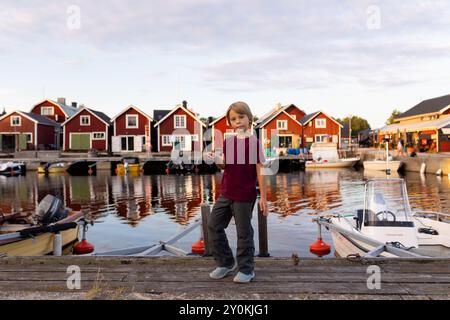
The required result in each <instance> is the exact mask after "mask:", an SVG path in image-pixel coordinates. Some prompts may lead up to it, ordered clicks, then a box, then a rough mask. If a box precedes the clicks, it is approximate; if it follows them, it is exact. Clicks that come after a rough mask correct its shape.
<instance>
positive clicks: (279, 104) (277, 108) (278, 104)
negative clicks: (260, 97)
mask: <svg viewBox="0 0 450 320" xmlns="http://www.w3.org/2000/svg"><path fill="white" fill-rule="evenodd" d="M280 109H281V103H279V102H278V103H277V105H276V107H275V110H280Z"/></svg>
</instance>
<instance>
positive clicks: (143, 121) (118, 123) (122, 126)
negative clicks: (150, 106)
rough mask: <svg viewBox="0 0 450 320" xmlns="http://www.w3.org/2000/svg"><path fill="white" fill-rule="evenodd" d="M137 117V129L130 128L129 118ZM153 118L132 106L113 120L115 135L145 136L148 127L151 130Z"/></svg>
mask: <svg viewBox="0 0 450 320" xmlns="http://www.w3.org/2000/svg"><path fill="white" fill-rule="evenodd" d="M130 116H136V117H137V127H136V128H133V127H129V126H128V125H127V124H128V118H129V117H130ZM152 120H153V119H152V118H151V117H150V116H149V115H147V114H145V113H144V112H142V111H141V110H139V109H138V108H136V107H134V106H130V107H128V108H126V109H125V110H123V111H122V112H121V113H119V114H118V115H117V116H116V117H114V118H113V123H114V135H115V136H120V135H145V134H146V127H148V129H149V130H150V126H151V122H152Z"/></svg>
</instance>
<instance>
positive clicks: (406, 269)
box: [0, 256, 450, 300]
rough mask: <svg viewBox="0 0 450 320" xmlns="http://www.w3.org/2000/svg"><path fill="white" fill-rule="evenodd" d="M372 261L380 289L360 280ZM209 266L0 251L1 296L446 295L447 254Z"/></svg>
mask: <svg viewBox="0 0 450 320" xmlns="http://www.w3.org/2000/svg"><path fill="white" fill-rule="evenodd" d="M69 266H78V267H79V268H80V271H81V274H80V276H81V282H80V285H81V288H80V289H74V290H70V289H69V288H68V286H67V280H68V278H69V277H70V276H71V275H70V274H68V273H67V268H68V267H69ZM373 266H378V267H379V270H380V279H381V282H380V286H381V288H380V289H376V288H373V287H372V289H371V288H369V287H368V285H367V282H368V278H369V277H371V276H373V274H372V273H371V272H370V271H368V270H371V269H370V268H369V269H368V267H371V268H373ZM213 268H214V261H213V260H212V258H202V257H187V258H175V257H139V258H135V257H132V258H130V257H94V256H91V257H76V256H64V257H49V256H46V257H24V258H0V299H5V298H13V299H20V298H26V299H28V298H33V299H36V298H37V299H39V298H41V299H46V298H50V299H53V298H56V299H97V298H99V299H149V300H155V299H156V300H158V299H204V300H206V299H256V300H258V299H286V300H294V299H301V300H304V299H449V298H450V259H420V260H414V259H376V260H373V259H366V260H356V261H350V260H347V259H312V258H308V259H304V258H300V259H297V258H257V260H256V268H255V273H256V277H255V279H254V281H253V282H252V283H250V284H235V283H233V281H232V279H233V278H232V276H229V277H227V278H225V279H222V280H211V279H209V277H208V273H209V272H210V271H211V270H212V269H213ZM375 269H377V267H375ZM369 282H371V283H372V281H369Z"/></svg>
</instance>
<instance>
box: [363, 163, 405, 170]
mask: <svg viewBox="0 0 450 320" xmlns="http://www.w3.org/2000/svg"><path fill="white" fill-rule="evenodd" d="M402 165H403V162H402V161H396V160H395V161H394V160H391V161H389V160H388V161H383V160H372V161H364V162H363V166H364V170H371V171H386V170H389V171H391V172H397V171H400V169H401V167H402Z"/></svg>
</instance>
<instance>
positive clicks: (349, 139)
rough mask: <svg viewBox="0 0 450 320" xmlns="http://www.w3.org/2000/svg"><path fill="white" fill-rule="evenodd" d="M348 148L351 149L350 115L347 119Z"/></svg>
mask: <svg viewBox="0 0 450 320" xmlns="http://www.w3.org/2000/svg"><path fill="white" fill-rule="evenodd" d="M348 122H349V124H348V148H349V149H350V148H351V143H352V115H350V116H349V117H348Z"/></svg>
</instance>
